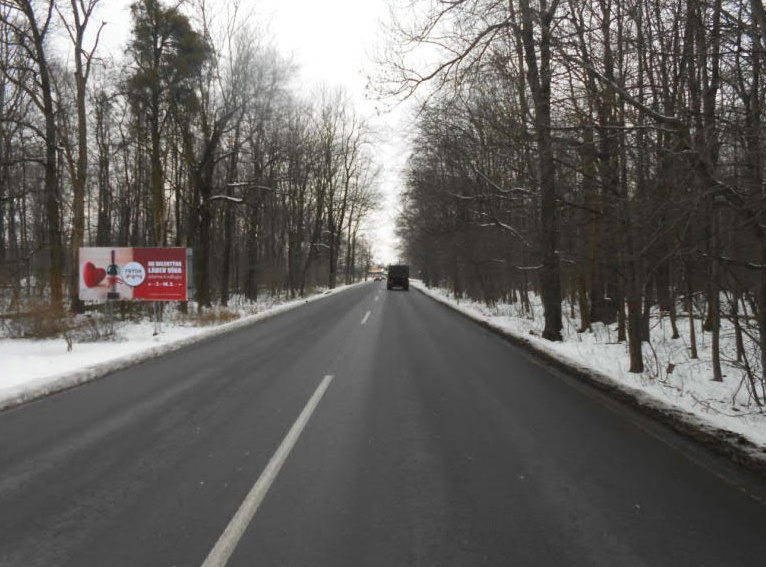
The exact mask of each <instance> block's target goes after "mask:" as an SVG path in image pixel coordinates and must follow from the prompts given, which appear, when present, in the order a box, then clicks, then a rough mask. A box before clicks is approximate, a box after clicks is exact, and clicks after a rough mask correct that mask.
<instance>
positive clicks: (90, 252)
mask: <svg viewBox="0 0 766 567" xmlns="http://www.w3.org/2000/svg"><path fill="white" fill-rule="evenodd" d="M186 284H187V265H186V248H80V293H79V297H80V299H81V300H83V301H107V300H114V301H125V300H128V301H186V300H187V299H188V296H187V285H186Z"/></svg>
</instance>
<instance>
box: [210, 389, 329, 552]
mask: <svg viewBox="0 0 766 567" xmlns="http://www.w3.org/2000/svg"><path fill="white" fill-rule="evenodd" d="M332 379H333V376H332V375H331V374H328V375H327V376H325V377H324V379H323V380H322V382H321V383H320V384H319V386H317V389H316V390H315V391H314V394H313V395H312V396H311V398H310V399H309V401H308V403H306V407H304V408H303V411H302V412H301V414H300V415H299V416H298V419H296V420H295V423H293V426H292V427H291V428H290V431H288V432H287V435H286V436H285V438H284V439H283V440H282V444H281V445H280V446H279V448H278V449H277V451H276V452H275V453H274V455H273V456H272V457H271V460H270V461H269V464H268V465H266V468H265V469H263V472H262V473H261V476H260V477H259V478H258V480H257V481H255V484H254V485H253V487H252V488H251V489H250V492H248V494H247V496H246V497H245V499H244V500H243V501H242V504H240V506H239V510H237V513H236V514H234V516H233V517H232V519H231V521H230V522H229V525H228V526H226V529H225V530H224V531H223V533H222V534H221V537H219V538H218V541H217V542H216V544H215V546H214V547H213V549H212V550H211V551H210V553H209V554H208V556H207V558H206V559H205V562H204V563H203V564H202V567H224V566H225V565H226V563H227V562H228V561H229V557H231V554H232V553H234V549H235V548H236V547H237V544H238V543H239V540H240V539H241V538H242V534H244V533H245V530H246V529H247V526H248V525H249V524H250V522H251V521H252V519H253V517H254V516H255V513H256V512H257V511H258V508H259V506H260V505H261V502H263V499H264V498H265V497H266V493H267V492H268V491H269V488H270V487H271V485H272V483H273V482H274V480H275V479H276V478H277V475H278V474H279V471H280V469H281V468H282V465H283V464H284V462H285V460H287V457H288V456H289V455H290V451H292V449H293V447H294V446H295V443H296V442H297V441H298V438H299V437H300V435H301V433H302V432H303V429H304V428H305V427H306V424H307V423H308V421H309V419H311V415H312V414H313V413H314V410H315V409H316V407H317V405H319V401H320V400H321V399H322V396H323V395H324V393H325V392H326V391H327V388H328V387H329V386H330V382H332Z"/></svg>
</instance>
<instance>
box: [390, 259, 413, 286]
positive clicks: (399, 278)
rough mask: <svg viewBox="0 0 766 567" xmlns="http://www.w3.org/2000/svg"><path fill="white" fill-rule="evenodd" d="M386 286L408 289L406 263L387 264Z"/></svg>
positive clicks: (408, 277) (408, 273)
mask: <svg viewBox="0 0 766 567" xmlns="http://www.w3.org/2000/svg"><path fill="white" fill-rule="evenodd" d="M386 287H387V288H388V289H393V288H395V287H400V288H402V289H403V290H404V291H408V290H409V289H410V267H409V266H407V265H406V264H392V265H390V266H388V280H386Z"/></svg>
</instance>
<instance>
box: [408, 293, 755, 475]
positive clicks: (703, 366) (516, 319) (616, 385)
mask: <svg viewBox="0 0 766 567" xmlns="http://www.w3.org/2000/svg"><path fill="white" fill-rule="evenodd" d="M411 284H412V286H413V287H414V288H416V289H417V290H419V291H421V292H423V293H425V294H426V295H429V296H430V297H432V298H434V299H436V300H438V301H440V302H442V303H445V304H447V305H449V306H450V307H452V308H453V309H456V310H458V311H460V312H462V313H463V314H465V315H467V316H469V317H471V318H472V319H474V320H477V321H479V322H481V323H482V324H483V325H485V326H487V327H489V328H492V329H493V330H496V331H499V332H500V333H502V334H504V335H506V336H509V337H511V338H512V339H513V340H514V341H515V342H517V343H522V344H524V345H526V346H528V347H529V348H530V349H531V350H533V351H535V352H537V353H539V354H542V355H543V356H544V357H545V358H547V359H549V360H551V361H553V362H555V363H556V364H557V365H559V366H564V367H566V368H569V369H572V370H574V371H575V372H576V373H577V374H578V375H580V376H584V377H586V378H587V379H588V380H590V381H592V382H594V383H595V384H596V385H598V386H599V387H601V388H602V389H605V390H608V391H610V392H611V393H613V394H615V395H617V396H618V397H621V398H623V399H626V400H629V401H630V402H631V403H634V404H635V405H638V406H641V407H643V408H644V409H646V410H648V411H650V412H652V413H654V414H661V415H662V416H663V417H664V418H666V421H669V422H672V424H673V425H674V426H675V427H676V428H677V429H679V430H682V431H684V432H685V433H687V434H691V435H693V436H695V437H697V438H699V439H701V440H705V441H708V442H713V443H716V442H718V444H719V445H723V444H725V445H726V446H725V447H722V446H719V447H718V448H719V450H723V451H725V452H727V453H729V454H730V456H732V457H734V458H735V459H739V460H741V461H748V463H747V464H750V465H752V466H754V467H756V468H758V469H760V470H762V471H763V472H766V414H764V413H762V412H759V411H757V408H754V407H747V405H746V404H745V403H743V399H742V398H743V395H742V389H741V388H739V389H738V388H737V386H738V384H739V381H740V376H739V375H738V374H737V372H738V371H737V370H736V369H735V368H733V367H731V366H725V367H724V368H725V369H724V374H725V375H726V376H725V377H724V382H723V383H716V382H713V381H711V376H712V370H710V349H709V345H705V344H704V343H703V344H700V345H698V346H699V351H700V353H699V354H700V358H699V359H698V360H691V359H690V358H689V357H688V354H687V350H688V349H687V345H686V344H685V342H684V339H683V338H682V339H676V340H671V339H670V338H669V337H670V334H669V332H668V330H667V329H666V328H664V326H663V325H661V324H657V325H655V326H654V328H653V331H652V344H653V346H652V347H651V349H649V350H648V351H647V352H646V353H645V355H646V356H645V358H647V360H648V361H650V362H651V364H650V365H647V366H650V368H649V369H648V370H647V371H646V372H645V373H644V374H642V375H636V374H632V373H630V372H628V366H629V365H628V353H627V347H626V345H625V344H621V343H616V342H615V341H614V336H615V334H616V333H615V331H614V330H613V329H610V328H609V327H597V328H595V330H594V332H590V333H577V330H576V327H575V325H574V322H570V321H567V322H566V324H565V329H564V333H563V334H564V341H563V342H560V343H552V342H550V341H546V340H544V339H543V338H542V337H541V336H540V335H541V334H542V328H541V325H542V321H541V317H537V318H536V319H535V318H531V317H527V316H524V315H523V314H522V313H521V312H520V308H519V307H518V306H516V305H497V306H494V307H488V306H486V305H484V304H483V303H480V302H475V301H471V300H465V299H462V300H459V301H458V300H456V299H455V298H454V297H451V295H450V292H449V291H448V290H445V289H440V288H431V289H428V288H426V286H425V285H423V284H422V282H419V281H413V280H411ZM536 310H537V313H538V315H539V314H540V313H541V311H540V307H539V306H536ZM683 325H687V326H688V324H687V322H682V321H679V327H682V326H683ZM686 330H687V331H688V329H686ZM681 335H682V337H683V336H686V335H688V332H687V333H686V334H685V333H684V329H683V327H682V328H681ZM670 364H672V367H670V366H669V365H670ZM669 368H672V370H671V372H670V373H669V372H668V369H669ZM729 447H730V448H731V451H729Z"/></svg>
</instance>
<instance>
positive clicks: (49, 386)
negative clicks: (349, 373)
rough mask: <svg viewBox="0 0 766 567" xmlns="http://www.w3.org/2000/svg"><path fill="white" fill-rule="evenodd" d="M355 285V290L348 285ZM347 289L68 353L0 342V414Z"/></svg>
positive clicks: (125, 329)
mask: <svg viewBox="0 0 766 567" xmlns="http://www.w3.org/2000/svg"><path fill="white" fill-rule="evenodd" d="M354 285H359V284H352V286H354ZM352 286H339V287H337V288H335V289H333V290H324V291H321V292H320V293H317V294H316V295H313V296H310V297H307V298H302V299H296V300H294V301H286V302H283V303H274V302H273V301H271V300H270V299H268V298H267V299H266V301H262V302H260V303H258V304H256V305H255V306H253V305H250V306H249V308H250V310H251V311H252V310H256V311H257V312H256V313H254V314H250V315H245V316H242V317H241V318H239V319H236V320H234V321H231V322H228V323H222V324H219V325H216V326H182V325H178V324H172V323H170V324H163V326H162V332H160V333H159V334H157V335H156V336H154V325H153V323H151V322H140V323H128V324H125V325H122V326H121V327H119V329H118V332H117V335H118V340H116V341H107V342H88V343H74V344H73V346H72V350H71V351H68V347H67V343H66V341H64V339H61V338H56V339H46V340H25V339H0V410H3V409H7V408H10V407H14V406H17V405H20V404H23V403H26V402H29V401H32V400H35V399H38V398H41V397H44V396H47V395H50V394H53V393H55V392H59V391H61V390H65V389H68V388H72V387H74V386H77V385H79V384H83V383H85V382H89V381H91V380H95V379H97V378H101V377H103V376H105V375H107V374H110V373H112V372H115V371H117V370H121V369H123V368H127V367H129V366H131V365H133V364H137V363H139V362H142V361H145V360H148V359H150V358H155V357H158V356H161V355H163V354H166V353H168V352H171V351H174V350H178V349H180V348H183V347H185V346H188V345H191V344H194V343H197V342H200V341H203V340H206V339H208V338H210V337H213V336H217V335H222V334H224V333H228V332H230V331H232V330H234V329H239V328H241V327H245V326H247V325H252V324H253V323H255V322H256V321H260V320H262V319H265V318H267V317H272V316H274V315H277V314H279V313H283V312H285V311H287V310H290V309H295V308H296V307H300V306H301V305H304V304H306V303H308V302H311V301H317V300H319V299H323V298H325V297H328V296H329V295H333V294H336V293H340V292H342V291H344V290H347V289H349V287H352Z"/></svg>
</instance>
